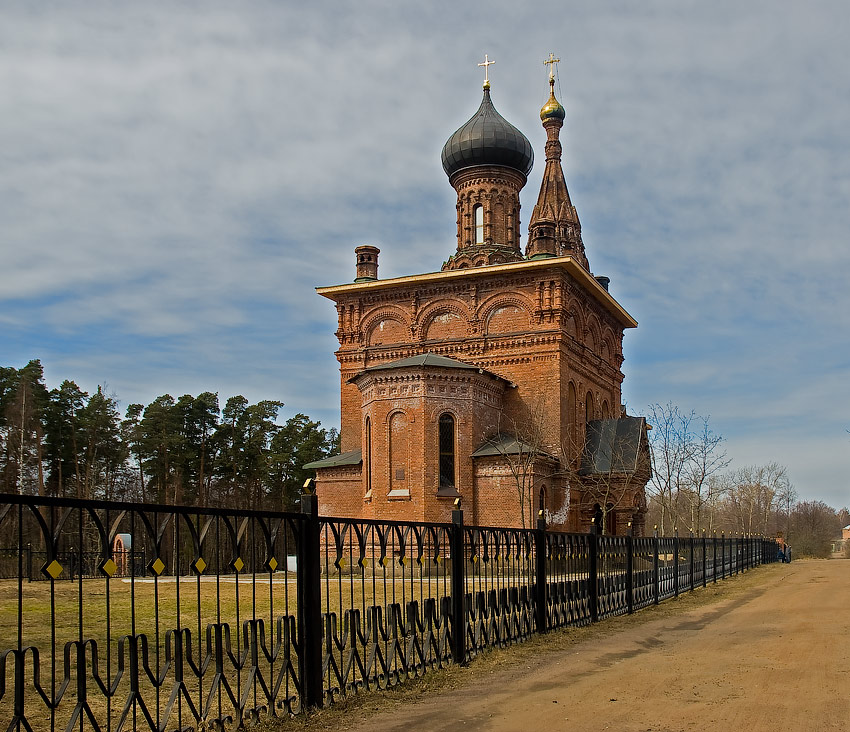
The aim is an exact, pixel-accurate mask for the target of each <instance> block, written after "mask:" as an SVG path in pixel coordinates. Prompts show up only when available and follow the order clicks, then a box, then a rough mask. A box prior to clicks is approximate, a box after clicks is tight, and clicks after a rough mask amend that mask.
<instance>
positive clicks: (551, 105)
mask: <svg viewBox="0 0 850 732" xmlns="http://www.w3.org/2000/svg"><path fill="white" fill-rule="evenodd" d="M566 116H567V113H566V111H565V110H564V108H563V107H562V106H561V103H560V102H559V101H558V100H557V99H555V82H554V79H550V80H549V99H548V100H547V102H546V104H544V105H543V109H541V110H540V119H542V120H543V121H544V122H545V121H546V120H547V119H560V120H563V119H564V117H566Z"/></svg>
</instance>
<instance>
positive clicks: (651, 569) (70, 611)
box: [0, 495, 777, 731]
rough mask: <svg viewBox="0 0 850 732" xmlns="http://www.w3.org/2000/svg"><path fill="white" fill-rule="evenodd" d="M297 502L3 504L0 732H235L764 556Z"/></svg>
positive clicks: (755, 544) (603, 613) (729, 542)
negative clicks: (238, 505) (238, 506)
mask: <svg viewBox="0 0 850 732" xmlns="http://www.w3.org/2000/svg"><path fill="white" fill-rule="evenodd" d="M303 503H304V505H303V511H302V513H280V512H252V511H238V510H221V509H200V508H187V507H179V506H156V505H144V504H130V503H114V502H100V501H78V500H70V499H69V500H63V499H47V498H33V497H24V496H4V495H0V536H2V537H3V541H4V543H5V544H6V546H5V548H3V549H0V576H2V577H5V578H6V579H2V580H0V649H3V650H2V652H0V725H2V727H3V728H5V729H7V730H21V729H27V730H42V729H43V730H47V729H49V730H61V729H65V730H72V729H79V730H81V731H82V730H84V729H92V730H116V731H118V730H126V729H133V730H135V729H139V730H157V731H164V730H192V729H199V728H211V727H220V728H230V727H241V726H243V725H245V724H248V723H251V722H254V721H255V720H257V719H258V718H260V717H261V716H289V715H292V714H296V713H298V712H299V711H301V710H302V709H304V708H305V707H309V706H317V705H321V704H327V703H332V702H333V701H334V700H336V699H338V698H340V697H345V696H347V695H350V694H353V693H357V692H359V691H361V690H367V689H373V688H386V687H390V686H393V685H395V684H398V683H400V682H402V681H404V680H405V679H408V678H412V677H417V676H421V675H423V674H425V673H427V672H428V671H430V670H433V669H437V668H441V667H443V666H445V665H447V664H450V663H465V662H467V661H468V660H470V659H471V658H473V657H474V656H476V655H477V654H479V653H481V652H483V651H485V650H488V649H492V648H498V647H502V646H505V645H509V644H513V643H518V642H521V641H523V640H525V639H527V638H528V637H529V636H530V635H531V634H534V633H544V632H546V631H548V630H552V629H555V628H561V627H566V626H570V625H583V624H587V623H591V622H595V621H597V620H599V619H601V618H604V617H607V616H610V615H616V614H620V613H629V612H633V611H634V610H636V609H639V608H642V607H646V606H648V605H651V604H656V603H658V602H660V601H661V600H664V599H666V598H668V597H673V596H675V595H677V594H679V593H681V592H686V591H689V590H691V589H693V588H694V587H697V586H704V585H705V584H706V583H707V582H716V581H717V580H718V579H719V578H723V577H726V576H728V575H730V574H733V573H737V572H740V571H742V570H745V569H748V568H750V567H753V566H756V565H758V564H761V563H765V562H772V561H775V559H776V556H777V547H776V545H775V543H774V542H773V541H771V540H765V539H762V538H757V537H736V538H724V537H721V538H714V537H712V538H705V537H700V538H690V537H689V538H678V537H673V538H657V537H652V538H647V537H635V538H632V537H614V536H597V535H595V534H569V533H556V532H549V531H546V527H545V525H544V524H543V523H542V522H540V523H538V526H537V528H536V529H506V528H490V527H479V526H465V525H464V523H463V513H462V512H461V511H455V512H454V514H453V521H452V523H450V524H435V523H414V522H399V521H369V520H354V519H341V518H323V517H319V516H318V512H317V502H316V497H315V496H305V499H304V502H303ZM119 536H120V537H123V538H124V539H125V540H126V542H129V543H130V545H131V547H132V548H131V549H126V548H125V549H121V548H120V547H122V546H125V544H120V543H117V542H116V537H119ZM10 545H11V546H10ZM38 578H41V579H43V581H34V580H36V579H38ZM456 598H459V599H460V601H455V599H456Z"/></svg>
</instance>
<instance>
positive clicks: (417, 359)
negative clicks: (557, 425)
mask: <svg viewBox="0 0 850 732" xmlns="http://www.w3.org/2000/svg"><path fill="white" fill-rule="evenodd" d="M424 366H428V367H431V368H441V369H462V370H464V371H477V372H478V373H481V374H488V375H489V376H492V377H493V378H495V379H502V381H505V382H507V383H510V381H508V379H505V378H504V377H502V376H499V375H498V374H494V373H493V372H492V371H488V370H487V369H484V368H481V367H480V366H473V365H472V364H468V363H464V362H463V361H458V360H456V359H454V358H449V357H448V356H439V355H438V354H436V353H421V354H419V355H418V356H408V357H407V358H402V359H399V360H398V361H390V362H388V363H379V364H377V365H375V366H368V367H367V368H365V369H364V370H363V371H361V372H360V373H359V374H357V375H356V376H352V377H351V378H350V379H349V380H348V381H349V382H351V381H354V380H356V379H357V378H358V377H359V376H362V375H363V374H368V373H371V372H373V371H386V370H389V369H403V368H411V367H414V368H422V367H424Z"/></svg>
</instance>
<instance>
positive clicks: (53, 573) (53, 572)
mask: <svg viewBox="0 0 850 732" xmlns="http://www.w3.org/2000/svg"><path fill="white" fill-rule="evenodd" d="M41 571H42V572H44V574H46V575H47V576H48V577H50V579H54V580H56V579H59V575H60V574H62V572H64V571H65V568H64V567H63V566H62V565H61V564H59V562H57V561H56V560H55V559H54V560H53V561H52V562H50V563H49V564H47V565H45V566H44V567H42V568H41Z"/></svg>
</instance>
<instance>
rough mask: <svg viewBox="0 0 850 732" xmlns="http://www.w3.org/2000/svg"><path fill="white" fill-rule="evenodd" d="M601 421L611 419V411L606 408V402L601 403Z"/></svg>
mask: <svg viewBox="0 0 850 732" xmlns="http://www.w3.org/2000/svg"><path fill="white" fill-rule="evenodd" d="M602 419H611V410H610V409H609V408H608V400H607V399H606V400H605V401H603V402H602Z"/></svg>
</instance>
